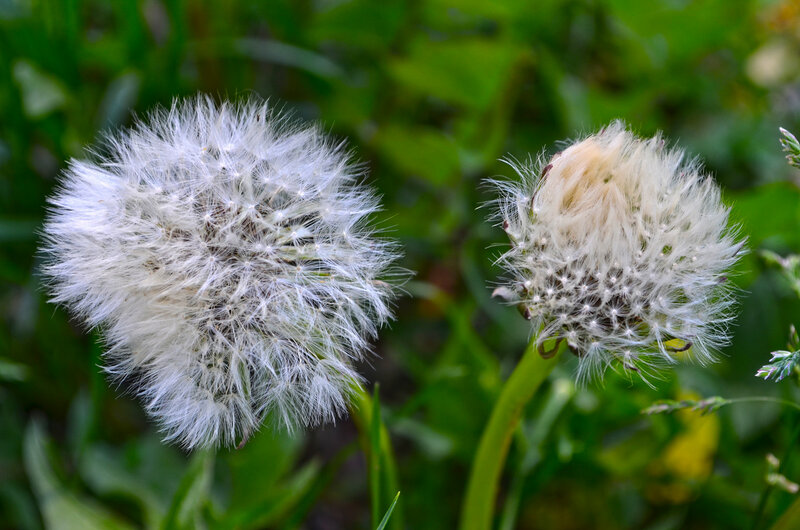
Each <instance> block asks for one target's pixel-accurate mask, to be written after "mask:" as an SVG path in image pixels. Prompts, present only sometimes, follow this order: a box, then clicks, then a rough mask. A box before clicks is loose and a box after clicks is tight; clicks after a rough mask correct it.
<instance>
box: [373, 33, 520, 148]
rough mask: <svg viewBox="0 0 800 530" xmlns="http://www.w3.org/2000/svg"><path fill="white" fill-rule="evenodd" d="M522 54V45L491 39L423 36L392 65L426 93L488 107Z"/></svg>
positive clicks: (400, 79)
mask: <svg viewBox="0 0 800 530" xmlns="http://www.w3.org/2000/svg"><path fill="white" fill-rule="evenodd" d="M519 55H520V50H519V49H518V48H516V47H514V46H511V45H508V44H505V43H501V42H496V41H491V40H483V39H470V40H457V41H441V42H431V41H429V40H428V39H419V40H417V41H415V42H414V43H413V44H412V46H411V50H410V53H409V55H408V56H407V57H404V58H401V59H395V60H394V61H392V62H390V63H389V65H388V68H389V72H390V73H391V75H392V76H393V77H394V78H395V80H396V81H397V82H398V83H401V84H404V85H406V86H408V87H409V88H411V89H413V90H416V91H417V92H420V93H422V94H424V95H430V96H434V97H437V98H439V99H441V100H443V101H446V102H448V103H454V104H457V105H463V106H465V107H469V108H473V109H484V108H486V107H488V106H489V105H490V104H491V103H492V102H493V101H494V100H495V98H496V97H497V96H498V95H499V93H500V90H501V88H502V87H503V86H504V85H505V83H506V81H507V80H508V79H509V77H510V75H511V70H512V66H513V65H514V63H515V61H516V60H517V58H518V57H519ZM409 156H413V154H410V155H409Z"/></svg>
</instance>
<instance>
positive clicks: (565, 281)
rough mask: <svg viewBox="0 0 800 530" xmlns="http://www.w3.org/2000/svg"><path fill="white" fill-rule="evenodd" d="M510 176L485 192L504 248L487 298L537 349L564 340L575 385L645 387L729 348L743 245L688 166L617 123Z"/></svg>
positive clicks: (680, 156)
mask: <svg viewBox="0 0 800 530" xmlns="http://www.w3.org/2000/svg"><path fill="white" fill-rule="evenodd" d="M511 166H512V167H513V168H514V169H515V170H516V172H517V173H518V175H519V177H520V180H518V181H517V180H513V181H511V180H509V181H495V182H494V184H495V185H496V186H497V188H498V189H499V191H500V198H499V200H498V201H497V203H496V206H497V210H496V216H497V219H498V221H499V222H500V223H501V224H502V226H503V228H504V229H505V231H506V233H507V234H508V236H509V238H510V240H511V243H512V245H511V249H510V250H508V251H507V252H505V253H504V254H503V255H502V256H501V257H500V259H499V263H501V264H502V265H503V266H504V267H505V269H506V270H507V271H508V277H507V279H506V280H505V281H504V282H503V283H502V284H501V285H500V287H498V288H497V289H496V290H495V294H496V295H498V296H501V297H503V298H505V299H506V300H507V301H509V302H511V303H514V304H518V305H519V307H520V309H521V311H522V312H523V314H524V315H525V316H526V317H527V318H529V319H530V321H531V323H532V328H533V329H532V332H533V333H535V334H536V337H537V339H536V340H537V344H538V345H539V346H540V348H541V346H542V344H543V343H544V341H546V340H548V339H556V340H566V342H567V344H568V345H569V347H570V348H571V349H572V351H573V352H574V353H576V355H578V356H579V357H580V362H579V377H588V376H591V375H593V374H602V372H603V371H605V369H606V368H607V367H609V366H614V365H616V366H622V367H623V368H626V369H629V370H631V371H636V372H639V373H640V374H641V375H642V376H643V377H644V376H645V375H646V374H647V373H648V370H649V369H650V368H652V367H653V366H658V365H664V364H669V363H673V362H675V361H676V358H677V357H678V353H680V352H683V351H687V350H688V354H689V355H691V356H693V357H694V358H696V359H697V360H698V361H700V362H709V361H711V360H713V358H714V352H715V350H716V349H717V348H719V347H720V346H721V345H723V344H725V343H726V341H727V340H728V324H729V322H730V320H731V318H732V311H731V306H732V304H733V302H734V299H733V297H732V295H731V287H730V286H729V283H728V282H726V277H725V274H726V271H727V270H728V269H729V268H730V267H731V266H732V265H733V264H734V263H735V262H736V261H737V259H738V256H739V254H740V250H741V249H742V245H743V242H741V241H737V238H736V234H735V230H732V229H730V228H729V227H728V213H729V210H728V208H727V207H725V206H724V205H723V204H722V202H721V200H720V192H719V188H718V187H717V186H716V184H715V183H714V181H713V180H712V179H711V178H710V177H708V176H706V175H704V174H703V173H702V170H701V168H700V166H699V164H698V163H697V162H696V161H687V160H685V158H684V153H683V151H682V150H680V149H670V148H667V147H665V145H664V141H663V139H662V138H661V137H660V136H656V137H654V138H650V139H640V138H637V137H636V136H634V135H633V134H632V133H631V132H630V131H628V130H627V129H626V128H625V125H624V124H623V123H621V122H619V121H617V122H613V123H611V124H610V125H609V126H608V127H606V128H604V129H603V130H601V131H600V132H599V133H597V134H594V135H591V136H588V137H586V138H585V139H583V140H580V141H577V142H575V143H573V144H571V145H569V146H568V147H567V148H566V149H564V150H563V151H562V152H560V153H558V154H556V155H555V156H553V157H552V158H550V159H545V158H544V157H540V158H539V160H537V161H536V162H530V163H528V164H518V163H515V162H511ZM540 351H541V350H540ZM543 353H546V352H543Z"/></svg>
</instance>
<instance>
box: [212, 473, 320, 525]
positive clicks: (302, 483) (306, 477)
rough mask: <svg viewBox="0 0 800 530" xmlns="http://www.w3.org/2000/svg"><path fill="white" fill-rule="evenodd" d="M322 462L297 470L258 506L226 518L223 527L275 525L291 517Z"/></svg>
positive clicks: (270, 492) (267, 494) (310, 485)
mask: <svg viewBox="0 0 800 530" xmlns="http://www.w3.org/2000/svg"><path fill="white" fill-rule="evenodd" d="M320 470H321V465H320V463H319V462H318V461H317V460H312V461H311V462H309V463H308V464H306V465H305V466H303V467H302V468H300V469H299V470H296V471H293V472H292V474H291V476H290V477H289V478H287V479H286V480H285V481H284V482H282V483H280V484H277V485H276V486H275V487H274V488H273V489H272V490H271V491H267V492H266V494H264V495H262V500H261V502H259V503H258V504H256V505H253V506H250V507H248V508H245V509H239V510H238V511H236V512H235V513H233V514H229V515H228V517H226V518H225V519H224V520H223V521H222V524H221V526H222V527H223V528H232V529H233V528H235V529H245V528H253V529H256V528H272V527H274V526H275V524H276V523H277V522H278V521H281V520H282V519H284V518H286V517H288V515H289V514H290V513H291V511H292V509H293V508H294V507H295V506H297V504H298V503H300V502H301V500H302V499H303V498H304V497H305V496H306V495H307V494H308V492H309V490H310V489H311V488H312V487H313V486H314V484H315V481H316V479H317V477H318V476H319V474H320Z"/></svg>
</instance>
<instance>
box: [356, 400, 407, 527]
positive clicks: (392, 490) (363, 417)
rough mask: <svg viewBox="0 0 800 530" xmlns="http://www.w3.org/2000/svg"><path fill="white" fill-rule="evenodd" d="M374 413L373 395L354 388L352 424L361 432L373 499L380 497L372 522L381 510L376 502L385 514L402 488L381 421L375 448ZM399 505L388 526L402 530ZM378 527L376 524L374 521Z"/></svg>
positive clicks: (374, 504)
mask: <svg viewBox="0 0 800 530" xmlns="http://www.w3.org/2000/svg"><path fill="white" fill-rule="evenodd" d="M373 410H374V404H373V401H372V398H371V397H370V395H369V394H368V393H367V392H366V390H364V389H363V388H362V387H361V386H360V385H355V389H354V392H353V397H352V399H351V402H350V415H351V417H352V418H353V423H355V425H356V429H358V439H359V443H360V445H361V449H362V451H363V452H364V457H365V458H366V461H367V466H368V467H369V468H370V473H369V476H370V495H371V496H372V495H374V494H375V492H378V493H379V497H380V498H379V499H373V502H372V504H373V507H372V511H373V518H375V512H376V509H377V508H378V505H377V504H376V501H377V502H378V503H380V511H379V512H378V513H380V514H382V513H383V512H384V511H385V510H386V508H388V506H389V504H390V503H391V502H392V499H394V497H395V495H396V494H397V492H398V491H400V488H399V487H398V481H397V466H396V464H395V460H394V450H393V449H392V440H391V438H390V437H389V431H388V430H387V429H386V425H384V423H383V421H380V418H378V422H379V425H377V429H378V433H377V438H378V442H377V444H373V443H372V442H373V439H374V438H375V436H374V435H373V428H374V427H376V426H374V425H373ZM374 445H377V446H378V453H379V454H377V455H375V454H373V453H374V451H373V446H374ZM400 508H401V506H400V503H398V505H397V506H396V507H395V509H394V512H393V515H392V518H391V519H390V521H389V526H390V527H391V528H394V529H397V530H399V529H402V527H403V522H402V520H403V518H402V512H401V510H400ZM373 522H374V523H375V521H373Z"/></svg>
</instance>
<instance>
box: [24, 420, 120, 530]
mask: <svg viewBox="0 0 800 530" xmlns="http://www.w3.org/2000/svg"><path fill="white" fill-rule="evenodd" d="M23 443H24V445H23V458H24V463H25V471H26V472H27V474H28V478H29V479H30V481H31V486H32V488H33V492H34V494H35V496H36V499H37V501H38V503H39V509H40V510H41V512H42V518H43V519H44V524H45V527H46V528H48V529H50V530H95V529H96V530H127V529H132V528H133V526H131V525H130V524H128V523H127V522H125V521H124V520H122V519H120V518H119V517H117V516H116V515H114V514H112V513H111V512H109V511H107V510H106V509H105V508H103V507H101V506H99V505H97V504H96V503H95V502H94V501H92V500H90V499H86V498H83V497H81V496H78V495H76V494H74V493H72V492H71V491H69V490H67V489H66V488H65V487H64V486H63V485H62V484H61V482H60V481H59V480H58V478H57V477H56V474H55V472H54V471H53V469H52V467H51V465H50V462H49V458H48V456H47V451H46V443H47V441H46V438H45V433H44V428H43V427H42V425H41V423H40V422H39V421H37V420H32V421H31V422H30V423H29V424H28V428H27V430H26V432H25V440H24V442H23Z"/></svg>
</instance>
